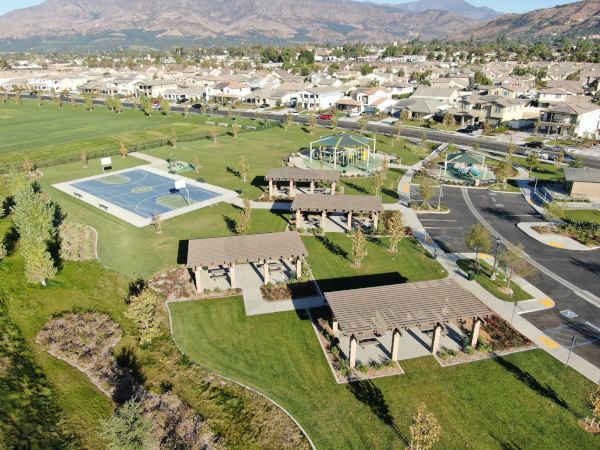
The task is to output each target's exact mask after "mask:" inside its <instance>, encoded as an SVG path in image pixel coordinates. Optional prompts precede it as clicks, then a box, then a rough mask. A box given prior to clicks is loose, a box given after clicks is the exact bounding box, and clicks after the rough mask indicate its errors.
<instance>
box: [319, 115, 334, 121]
mask: <svg viewBox="0 0 600 450" xmlns="http://www.w3.org/2000/svg"><path fill="white" fill-rule="evenodd" d="M319 119H324V120H331V119H333V115H332V114H321V115H320V116H319Z"/></svg>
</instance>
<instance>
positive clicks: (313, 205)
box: [290, 194, 383, 231]
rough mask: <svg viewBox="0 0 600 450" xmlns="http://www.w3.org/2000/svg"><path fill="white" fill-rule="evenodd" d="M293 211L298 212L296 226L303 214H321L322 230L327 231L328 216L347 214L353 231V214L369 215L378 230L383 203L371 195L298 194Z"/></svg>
mask: <svg viewBox="0 0 600 450" xmlns="http://www.w3.org/2000/svg"><path fill="white" fill-rule="evenodd" d="M290 209H291V211H292V212H294V211H295V212H296V224H297V226H298V225H299V224H300V220H301V218H302V214H303V213H318V214H321V228H323V230H324V231H325V223H326V221H327V214H332V213H342V214H347V218H348V230H351V229H352V215H353V214H369V215H371V219H372V220H373V228H374V229H377V223H378V220H379V214H380V213H383V202H382V201H381V197H379V196H370V195H335V196H330V195H317V194H298V195H296V196H295V197H294V201H293V202H292V206H291V208H290Z"/></svg>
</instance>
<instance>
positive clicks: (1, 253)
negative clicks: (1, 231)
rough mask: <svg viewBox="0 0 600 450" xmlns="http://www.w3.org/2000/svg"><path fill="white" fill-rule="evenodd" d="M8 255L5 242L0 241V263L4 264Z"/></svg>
mask: <svg viewBox="0 0 600 450" xmlns="http://www.w3.org/2000/svg"><path fill="white" fill-rule="evenodd" d="M7 254H8V251H7V250H6V246H5V245H4V242H2V241H0V262H2V260H3V259H4V258H6V255H7Z"/></svg>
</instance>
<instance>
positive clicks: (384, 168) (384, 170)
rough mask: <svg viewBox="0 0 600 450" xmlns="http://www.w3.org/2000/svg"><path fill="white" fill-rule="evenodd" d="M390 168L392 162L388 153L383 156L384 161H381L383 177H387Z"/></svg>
mask: <svg viewBox="0 0 600 450" xmlns="http://www.w3.org/2000/svg"><path fill="white" fill-rule="evenodd" d="M389 170H390V162H389V160H388V155H384V156H383V161H382V163H381V173H382V175H383V178H387V173H388V171H389Z"/></svg>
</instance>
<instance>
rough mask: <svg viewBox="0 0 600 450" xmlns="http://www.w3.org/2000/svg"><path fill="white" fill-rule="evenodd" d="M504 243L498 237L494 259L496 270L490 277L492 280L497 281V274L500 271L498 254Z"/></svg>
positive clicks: (493, 270) (494, 269)
mask: <svg viewBox="0 0 600 450" xmlns="http://www.w3.org/2000/svg"><path fill="white" fill-rule="evenodd" d="M501 243H502V240H501V239H500V236H498V237H497V238H496V256H495V257H494V268H493V269H492V275H491V276H490V279H491V280H495V279H496V272H497V270H498V268H499V267H498V266H499V264H498V253H499V250H500V244H501Z"/></svg>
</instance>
